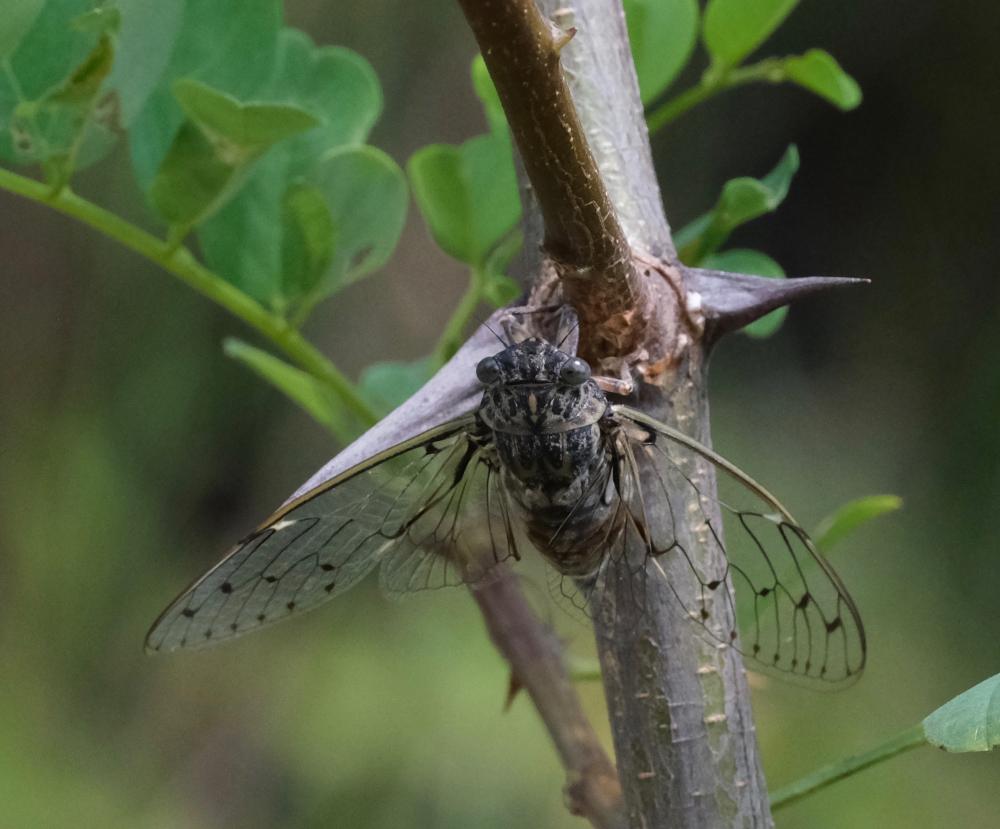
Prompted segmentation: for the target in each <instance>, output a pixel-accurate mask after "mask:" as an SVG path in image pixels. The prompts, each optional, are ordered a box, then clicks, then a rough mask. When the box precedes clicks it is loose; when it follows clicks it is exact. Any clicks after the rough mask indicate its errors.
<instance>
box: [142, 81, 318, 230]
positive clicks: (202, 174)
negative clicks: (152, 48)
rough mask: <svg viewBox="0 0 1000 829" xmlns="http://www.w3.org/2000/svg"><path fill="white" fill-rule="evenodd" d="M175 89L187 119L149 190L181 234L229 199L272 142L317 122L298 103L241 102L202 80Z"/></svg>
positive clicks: (156, 204) (159, 210) (177, 86)
mask: <svg viewBox="0 0 1000 829" xmlns="http://www.w3.org/2000/svg"><path fill="white" fill-rule="evenodd" d="M175 92H176V94H177V98H178V101H180V103H181V106H182V108H183V109H184V111H185V112H186V113H187V114H188V117H189V120H188V121H185V122H184V123H183V124H182V125H181V129H180V131H179V132H178V133H177V135H176V136H175V138H174V142H173V144H172V145H171V147H170V150H169V152H168V153H167V156H166V158H165V159H164V161H163V164H162V165H160V169H159V170H158V171H157V174H156V178H154V179H153V182H152V185H151V186H150V191H149V193H150V201H151V202H152V204H153V206H154V208H155V209H156V212H157V213H158V214H159V215H160V216H161V217H162V218H164V219H165V220H166V221H167V222H168V223H169V224H170V225H172V226H173V227H175V228H178V229H179V230H178V232H179V233H183V232H185V231H186V230H187V229H188V228H190V227H193V226H195V225H197V224H198V223H199V222H202V221H204V220H205V219H206V218H207V217H208V216H210V215H211V214H212V213H214V212H215V211H217V210H218V209H219V208H220V207H221V206H222V205H223V204H225V202H226V201H227V200H228V199H229V198H231V197H232V196H233V195H234V194H235V193H236V191H237V190H238V189H239V187H240V185H241V184H242V183H243V182H244V181H245V180H246V173H247V169H246V168H247V167H248V166H249V165H250V164H252V163H253V162H254V161H256V160H257V159H258V158H260V156H262V155H263V154H264V153H265V152H266V151H267V150H269V149H270V148H271V147H272V146H273V145H275V144H277V143H278V142H279V141H282V140H283V139H286V138H289V137H291V136H292V135H295V134H296V133H300V132H304V131H306V130H308V129H310V128H312V127H314V126H316V124H317V123H318V121H317V120H316V119H315V118H314V117H313V116H312V115H310V114H309V113H308V112H305V111H304V110H302V109H299V108H298V107H294V106H289V105H287V104H263V103H242V102H240V101H237V100H236V99H235V98H233V97H232V96H231V95H226V94H225V93H223V92H220V91H218V90H216V89H212V88H211V87H210V86H207V85H206V84H203V83H201V82H199V81H192V80H182V81H178V82H177V83H176V84H175Z"/></svg>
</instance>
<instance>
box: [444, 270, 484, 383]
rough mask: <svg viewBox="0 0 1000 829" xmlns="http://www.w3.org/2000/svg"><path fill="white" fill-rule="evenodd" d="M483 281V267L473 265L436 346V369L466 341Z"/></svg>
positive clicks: (481, 293) (480, 294) (481, 294)
mask: <svg viewBox="0 0 1000 829" xmlns="http://www.w3.org/2000/svg"><path fill="white" fill-rule="evenodd" d="M483 282H484V279H483V272H482V269H481V268H480V267H479V266H477V265H473V266H472V268H471V270H470V272H469V286H468V287H467V288H466V289H465V293H464V294H462V298H461V299H460V300H459V302H458V306H457V307H456V308H455V310H454V311H453V312H452V315H451V318H450V319H449V320H448V322H447V323H446V324H445V327H444V331H443V332H441V337H440V339H439V340H438V343H437V345H436V346H435V347H434V369H435V371H436V370H437V369H439V368H440V367H441V366H443V365H444V364H445V363H447V362H448V361H449V360H450V359H451V358H452V357H453V356H455V352H456V351H458V349H459V348H460V347H461V346H462V343H463V342H465V338H464V337H463V333H464V332H465V329H466V327H467V326H468V324H469V320H471V319H472V315H473V314H474V313H475V312H476V308H478V307H479V303H480V301H481V300H482V298H483Z"/></svg>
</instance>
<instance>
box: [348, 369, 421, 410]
mask: <svg viewBox="0 0 1000 829" xmlns="http://www.w3.org/2000/svg"><path fill="white" fill-rule="evenodd" d="M432 369H433V367H432V362H431V360H430V359H427V358H425V359H423V360H416V361H414V362H410V363H400V362H387V363H374V364H372V365H370V366H368V368H366V369H365V370H364V371H363V372H362V373H361V379H360V381H359V383H358V385H359V386H360V387H361V394H362V395H364V397H365V399H366V400H368V402H369V403H370V404H371V405H372V406H373V407H374V408H375V409H376V410H377V411H379V412H380V413H382V414H386V413H388V412H391V411H392V410H393V409H395V408H396V407H397V406H399V405H401V404H402V403H403V402H405V401H406V400H407V399H408V398H410V397H411V396H413V395H414V394H416V392H417V391H418V390H419V389H420V388H421V386H423V385H424V383H426V382H427V381H428V380H430V378H431V375H432V374H433V373H434V372H433V370H432Z"/></svg>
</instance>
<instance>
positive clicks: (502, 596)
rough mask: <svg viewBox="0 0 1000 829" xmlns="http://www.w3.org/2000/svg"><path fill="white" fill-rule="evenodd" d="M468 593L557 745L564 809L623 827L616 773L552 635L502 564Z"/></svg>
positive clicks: (612, 828) (607, 827)
mask: <svg viewBox="0 0 1000 829" xmlns="http://www.w3.org/2000/svg"><path fill="white" fill-rule="evenodd" d="M472 595H473V597H474V598H475V600H476V602H477V603H478V604H479V608H480V610H481V611H482V613H483V617H484V618H485V620H486V626H487V628H488V630H489V632H490V638H491V639H492V640H493V643H494V644H495V645H496V647H497V650H499V651H500V653H501V654H503V656H504V657H505V658H506V659H507V661H508V662H509V663H510V666H511V672H512V679H513V681H514V682H516V683H517V684H518V685H520V686H521V687H523V688H524V689H525V690H526V691H527V692H528V694H529V695H530V696H531V699H532V701H533V702H534V703H535V707H536V708H537V709H538V713H539V714H540V715H541V717H542V719H543V720H544V722H545V725H546V727H547V728H548V731H549V734H550V735H551V737H552V740H553V742H554V743H555V745H556V750H557V751H558V752H559V757H560V758H561V759H562V762H563V766H564V767H565V768H566V772H567V783H566V801H567V805H568V806H569V810H570V811H571V812H572V813H573V814H575V815H581V816H583V817H586V818H587V819H588V820H589V821H590V822H591V824H592V825H593V826H595V827H600V829H625V826H626V824H625V820H624V813H623V811H622V790H621V785H620V784H619V782H618V774H617V772H616V771H615V767H614V765H613V764H612V763H611V761H610V760H609V759H608V757H607V755H606V754H605V753H604V750H603V749H602V748H601V744H600V741H599V740H598V739H597V734H595V733H594V729H593V728H592V726H591V725H590V723H589V722H588V720H587V718H586V716H585V715H584V713H583V708H582V707H581V705H580V697H579V696H578V695H577V693H576V689H575V688H574V687H573V681H572V679H570V677H569V674H568V672H567V671H566V667H565V665H564V663H563V659H562V652H561V647H560V645H559V642H558V640H557V639H556V637H555V634H554V633H553V632H552V631H551V630H549V629H547V628H546V627H544V626H543V625H542V624H541V622H540V621H539V620H538V618H537V616H536V615H535V613H534V611H533V610H532V609H531V606H530V605H529V604H528V602H527V601H526V600H525V598H524V594H523V593H521V591H520V589H519V588H518V587H517V582H516V580H515V577H514V576H513V574H512V573H511V572H510V571H509V570H507V569H506V568H505V569H504V571H503V573H502V574H501V576H500V578H498V579H497V580H495V581H490V583H489V584H487V585H485V586H483V587H481V588H479V589H474V590H473V591H472Z"/></svg>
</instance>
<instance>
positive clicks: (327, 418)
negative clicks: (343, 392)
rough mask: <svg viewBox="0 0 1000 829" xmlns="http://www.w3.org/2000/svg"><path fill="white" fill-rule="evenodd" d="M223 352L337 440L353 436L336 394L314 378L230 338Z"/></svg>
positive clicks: (276, 358)
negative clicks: (303, 411)
mask: <svg viewBox="0 0 1000 829" xmlns="http://www.w3.org/2000/svg"><path fill="white" fill-rule="evenodd" d="M222 350H223V351H224V352H225V354H226V356H227V357H232V358H233V359H234V360H238V361H239V362H241V363H243V364H244V365H245V366H247V367H248V368H249V369H250V370H251V371H253V372H254V373H255V374H257V375H258V376H259V377H261V378H263V379H264V380H267V382H269V383H270V384H271V385H272V386H274V387H275V388H276V389H278V391H280V392H282V393H283V394H284V395H285V396H286V397H288V398H289V399H290V400H292V401H293V402H295V403H297V404H298V405H299V406H301V407H302V409H304V410H305V411H306V412H308V413H309V414H310V415H312V417H313V418H314V419H315V420H316V421H317V422H319V423H321V424H322V425H323V426H326V427H327V428H328V429H330V431H332V432H333V433H334V434H335V435H337V436H338V437H343V436H344V435H345V434H350V431H351V423H350V421H349V418H348V417H347V415H346V413H345V412H344V411H343V409H342V408H341V407H340V406H338V405H337V402H336V400H335V398H334V396H333V394H332V393H331V392H329V391H328V390H327V389H326V388H324V386H323V385H322V384H320V383H319V382H318V381H317V380H316V379H315V378H314V377H313V376H312V375H310V374H307V373H306V372H304V371H302V369H300V368H296V367H295V366H291V365H289V364H288V363H286V362H285V361H284V360H282V359H280V358H278V357H275V356H274V355H273V354H270V353H268V352H267V351H263V350H261V349H259V348H255V347H254V346H252V345H250V344H249V343H245V342H243V341H242V340H238V339H236V338H235V337H229V338H227V339H226V340H225V341H224V342H223V344H222Z"/></svg>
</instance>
